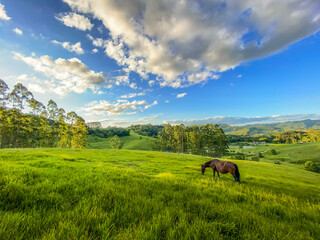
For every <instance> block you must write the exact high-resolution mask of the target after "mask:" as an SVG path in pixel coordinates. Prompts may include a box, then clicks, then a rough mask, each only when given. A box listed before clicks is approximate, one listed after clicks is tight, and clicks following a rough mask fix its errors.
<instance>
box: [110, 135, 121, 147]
mask: <svg viewBox="0 0 320 240" xmlns="http://www.w3.org/2000/svg"><path fill="white" fill-rule="evenodd" d="M111 147H112V148H113V149H120V147H121V140H120V138H119V137H118V136H117V135H114V136H113V138H111Z"/></svg>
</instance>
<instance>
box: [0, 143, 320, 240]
mask: <svg viewBox="0 0 320 240" xmlns="http://www.w3.org/2000/svg"><path fill="white" fill-rule="evenodd" d="M206 161H208V158H206V157H201V156H193V155H186V154H173V153H160V152H152V151H132V150H96V149H95V150H90V149H86V150H65V149H7V150H1V151H0V239H46V240H47V239H52V240H55V239H277V240H278V239H290V240H291V239H317V238H318V237H319V236H320V186H319V182H320V175H319V174H316V173H312V172H308V171H305V170H303V169H301V168H299V167H298V166H296V165H275V164H271V163H264V162H251V161H234V162H235V163H237V165H238V166H239V170H240V174H241V184H240V185H239V184H238V183H235V182H234V180H233V178H232V176H231V175H230V174H229V175H222V174H221V179H220V180H217V181H213V179H212V171H210V170H209V169H207V171H206V173H205V175H204V176H203V175H201V171H200V165H201V164H203V163H204V162H206Z"/></svg>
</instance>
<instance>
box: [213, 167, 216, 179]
mask: <svg viewBox="0 0 320 240" xmlns="http://www.w3.org/2000/svg"><path fill="white" fill-rule="evenodd" d="M212 170H213V180H215V178H216V170H215V169H212Z"/></svg>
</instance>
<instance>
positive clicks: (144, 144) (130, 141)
mask: <svg viewBox="0 0 320 240" xmlns="http://www.w3.org/2000/svg"><path fill="white" fill-rule="evenodd" d="M120 139H121V143H122V146H121V149H129V150H153V146H154V142H155V138H152V137H147V136H141V135H139V134H137V133H135V132H134V131H130V136H125V137H120ZM110 140H111V138H99V137H94V136H90V135H89V136H88V143H89V146H88V148H89V149H111V144H110Z"/></svg>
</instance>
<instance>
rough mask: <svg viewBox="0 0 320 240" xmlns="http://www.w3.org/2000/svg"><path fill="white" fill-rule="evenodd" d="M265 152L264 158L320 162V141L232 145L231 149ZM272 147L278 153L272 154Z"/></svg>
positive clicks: (253, 153) (256, 152)
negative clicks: (248, 146) (242, 146)
mask: <svg viewBox="0 0 320 240" xmlns="http://www.w3.org/2000/svg"><path fill="white" fill-rule="evenodd" d="M267 149H270V150H269V151H267V152H265V153H263V154H262V155H263V159H264V160H280V161H285V162H290V163H297V164H304V163H305V162H306V161H313V162H317V163H320V142H313V143H302V144H297V143H295V144H267V145H258V146H256V147H254V148H244V149H239V147H238V146H231V147H230V150H233V151H237V152H243V153H245V154H247V155H258V153H259V152H264V151H266V150H267ZM271 149H275V150H276V151H277V152H278V154H277V155H272V153H271Z"/></svg>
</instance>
